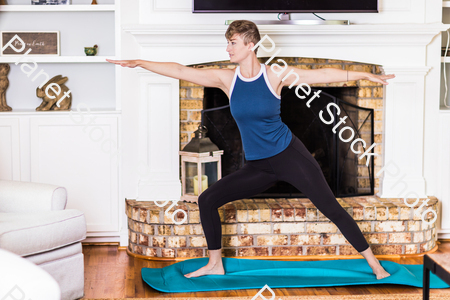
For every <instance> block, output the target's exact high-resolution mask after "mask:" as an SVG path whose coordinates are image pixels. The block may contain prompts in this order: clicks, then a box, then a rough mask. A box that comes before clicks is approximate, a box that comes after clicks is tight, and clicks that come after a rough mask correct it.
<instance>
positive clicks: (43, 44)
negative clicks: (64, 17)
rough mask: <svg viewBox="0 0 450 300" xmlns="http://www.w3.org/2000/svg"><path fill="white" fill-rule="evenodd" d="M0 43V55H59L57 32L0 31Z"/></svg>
mask: <svg viewBox="0 0 450 300" xmlns="http://www.w3.org/2000/svg"><path fill="white" fill-rule="evenodd" d="M16 35H17V36H16ZM18 37H19V38H18ZM21 40H22V41H23V42H24V43H25V47H24V48H23V50H22V51H18V50H20V49H22V47H23V45H22V42H21ZM0 41H1V42H0V45H1V47H0V48H1V53H0V55H23V54H25V53H27V52H28V53H27V55H60V52H59V48H60V45H59V31H0ZM30 49H31V50H30Z"/></svg>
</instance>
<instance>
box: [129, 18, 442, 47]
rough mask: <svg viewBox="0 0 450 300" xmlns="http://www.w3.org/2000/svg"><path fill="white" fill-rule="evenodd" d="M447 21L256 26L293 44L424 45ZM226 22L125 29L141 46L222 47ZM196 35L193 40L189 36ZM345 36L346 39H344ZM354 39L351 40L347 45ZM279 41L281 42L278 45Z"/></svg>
mask: <svg viewBox="0 0 450 300" xmlns="http://www.w3.org/2000/svg"><path fill="white" fill-rule="evenodd" d="M449 27H450V24H443V23H431V24H389V25H385V24H383V25H258V28H259V31H260V33H261V37H263V36H264V35H265V34H267V35H269V36H270V37H271V38H272V36H273V40H274V41H275V42H276V43H277V41H276V39H279V40H280V42H283V44H284V43H286V40H285V38H286V37H288V38H289V37H292V38H294V37H303V39H302V40H290V42H289V44H290V45H293V46H300V45H301V46H308V45H309V46H314V45H317V44H321V45H327V44H333V45H335V46H336V45H340V44H344V43H346V45H357V46H361V45H380V44H384V45H402V46H408V45H415V46H424V45H427V44H429V43H430V41H431V39H432V38H433V37H434V36H435V35H437V34H439V33H440V32H441V31H444V30H446V29H447V28H449ZM227 28H228V26H227V25H216V24H214V25H203V24H201V25H192V24H184V25H178V24H171V25H167V24H165V25H159V24H158V25H153V24H128V25H123V26H122V29H123V30H124V31H125V32H128V33H130V34H132V35H133V36H134V37H135V38H136V41H137V42H138V43H139V44H140V45H141V46H144V47H145V46H152V47H167V46H187V47H189V46H208V47H211V46H223V45H225V32H226V29H227ZM193 37H195V38H196V39H195V40H192V38H193ZM343 37H345V39H343ZM351 40H353V41H354V43H351V44H349V41H351ZM281 45H282V44H280V46H281Z"/></svg>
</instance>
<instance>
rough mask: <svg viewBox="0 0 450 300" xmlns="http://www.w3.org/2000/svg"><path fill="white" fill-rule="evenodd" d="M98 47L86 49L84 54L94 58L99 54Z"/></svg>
mask: <svg viewBox="0 0 450 300" xmlns="http://www.w3.org/2000/svg"><path fill="white" fill-rule="evenodd" d="M97 48H98V46H97V45H94V47H84V53H86V55H87V56H94V55H96V54H97Z"/></svg>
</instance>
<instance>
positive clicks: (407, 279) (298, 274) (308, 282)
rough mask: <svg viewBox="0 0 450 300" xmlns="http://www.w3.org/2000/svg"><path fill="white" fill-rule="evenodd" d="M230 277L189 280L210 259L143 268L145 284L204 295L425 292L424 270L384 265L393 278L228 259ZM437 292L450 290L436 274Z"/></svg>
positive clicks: (342, 268) (338, 267)
mask: <svg viewBox="0 0 450 300" xmlns="http://www.w3.org/2000/svg"><path fill="white" fill-rule="evenodd" d="M222 261H223V266H224V269H225V275H206V276H200V277H195V278H186V277H184V276H183V275H184V274H187V273H190V272H193V271H195V270H197V269H199V268H201V267H203V266H205V265H206V264H207V263H208V258H207V257H202V258H194V259H188V260H185V261H181V262H178V263H175V264H173V265H170V266H167V267H164V268H142V269H141V275H142V279H143V280H144V281H145V282H146V283H147V284H148V285H149V286H151V287H152V288H154V289H155V290H158V291H161V292H167V293H177V292H200V291H223V290H241V289H261V288H263V287H264V286H265V285H266V284H267V285H268V286H269V287H270V288H289V287H291V288H297V287H324V286H343V285H362V284H401V285H409V286H415V287H422V275H423V265H403V264H398V263H395V262H391V261H382V260H380V263H381V265H382V266H383V267H384V268H385V269H386V271H387V272H389V273H390V274H391V276H389V277H386V278H383V279H380V280H377V278H376V277H375V275H374V274H373V273H372V269H371V268H370V267H369V265H368V264H367V262H366V260H365V259H343V260H320V261H273V260H258V259H240V258H229V257H224V258H222ZM430 274H431V278H430V287H431V288H436V289H438V288H449V287H450V286H449V285H448V284H446V283H445V282H444V281H442V280H441V279H440V278H439V277H437V276H436V275H434V274H433V273H431V272H430Z"/></svg>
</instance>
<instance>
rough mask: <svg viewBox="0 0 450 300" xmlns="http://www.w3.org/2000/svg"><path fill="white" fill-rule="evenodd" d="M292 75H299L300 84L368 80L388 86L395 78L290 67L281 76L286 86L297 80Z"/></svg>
mask: <svg viewBox="0 0 450 300" xmlns="http://www.w3.org/2000/svg"><path fill="white" fill-rule="evenodd" d="M289 73H291V74H289ZM292 73H295V74H297V75H298V81H299V83H300V82H302V83H307V84H314V83H332V82H345V81H352V80H361V79H366V80H370V81H373V82H378V83H381V84H384V85H386V84H389V83H388V82H387V81H386V80H387V79H392V78H394V77H395V75H394V74H389V75H376V74H373V73H369V72H359V71H347V70H342V69H336V68H323V69H314V70H304V69H298V68H295V67H288V68H287V69H286V70H285V71H284V72H283V73H282V74H281V75H280V76H279V77H280V79H281V80H282V81H283V85H284V86H286V85H291V84H292V83H293V82H294V81H295V80H296V76H295V75H294V74H292ZM283 79H284V80H283Z"/></svg>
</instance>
